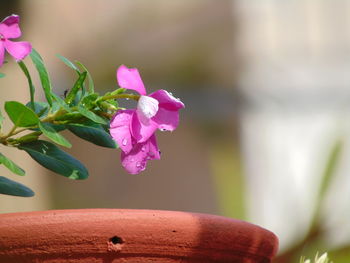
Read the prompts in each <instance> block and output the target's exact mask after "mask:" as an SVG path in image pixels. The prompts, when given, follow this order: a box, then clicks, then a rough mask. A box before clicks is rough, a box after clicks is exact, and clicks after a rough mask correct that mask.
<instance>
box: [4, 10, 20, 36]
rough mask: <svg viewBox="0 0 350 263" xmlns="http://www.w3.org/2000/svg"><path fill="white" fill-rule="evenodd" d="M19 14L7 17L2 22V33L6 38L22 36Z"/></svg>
mask: <svg viewBox="0 0 350 263" xmlns="http://www.w3.org/2000/svg"><path fill="white" fill-rule="evenodd" d="M18 23H19V16H18V15H11V16H8V17H6V18H5V19H4V20H3V21H2V22H1V23H0V34H2V35H3V36H4V37H5V38H18V37H20V36H21V29H20V28H19V25H18Z"/></svg>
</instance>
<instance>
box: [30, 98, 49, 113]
mask: <svg viewBox="0 0 350 263" xmlns="http://www.w3.org/2000/svg"><path fill="white" fill-rule="evenodd" d="M26 106H27V107H31V102H28V103H27V104H26ZM49 108H50V106H49V104H48V103H47V102H41V101H37V102H34V112H35V113H36V115H37V116H38V117H43V116H46V115H47V114H48V113H49Z"/></svg>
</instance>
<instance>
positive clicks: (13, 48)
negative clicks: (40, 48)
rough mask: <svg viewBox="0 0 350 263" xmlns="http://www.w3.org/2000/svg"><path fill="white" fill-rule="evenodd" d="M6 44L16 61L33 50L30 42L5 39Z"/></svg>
mask: <svg viewBox="0 0 350 263" xmlns="http://www.w3.org/2000/svg"><path fill="white" fill-rule="evenodd" d="M4 46H5V48H6V50H7V52H9V53H10V55H11V56H13V57H14V58H15V59H16V61H20V60H22V59H24V58H25V57H26V56H27V55H28V54H29V53H30V52H31V51H32V45H31V44H30V43H29V42H13V41H10V40H5V41H4Z"/></svg>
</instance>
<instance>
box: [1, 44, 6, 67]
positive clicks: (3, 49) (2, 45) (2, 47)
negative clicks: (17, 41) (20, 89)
mask: <svg viewBox="0 0 350 263" xmlns="http://www.w3.org/2000/svg"><path fill="white" fill-rule="evenodd" d="M4 58H5V47H4V42H3V41H0V67H1V66H2V64H3V63H4Z"/></svg>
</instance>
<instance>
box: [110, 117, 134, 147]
mask: <svg viewBox="0 0 350 263" xmlns="http://www.w3.org/2000/svg"><path fill="white" fill-rule="evenodd" d="M134 113H135V110H119V111H118V112H117V113H116V114H115V115H114V117H113V118H112V120H111V122H110V128H109V133H110V134H111V136H112V138H113V139H114V140H115V141H116V143H117V144H118V145H119V147H120V148H121V149H122V151H123V152H125V153H129V152H130V151H131V149H132V147H133V140H132V137H131V133H130V123H131V120H132V116H133V115H134ZM135 115H136V114H135Z"/></svg>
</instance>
